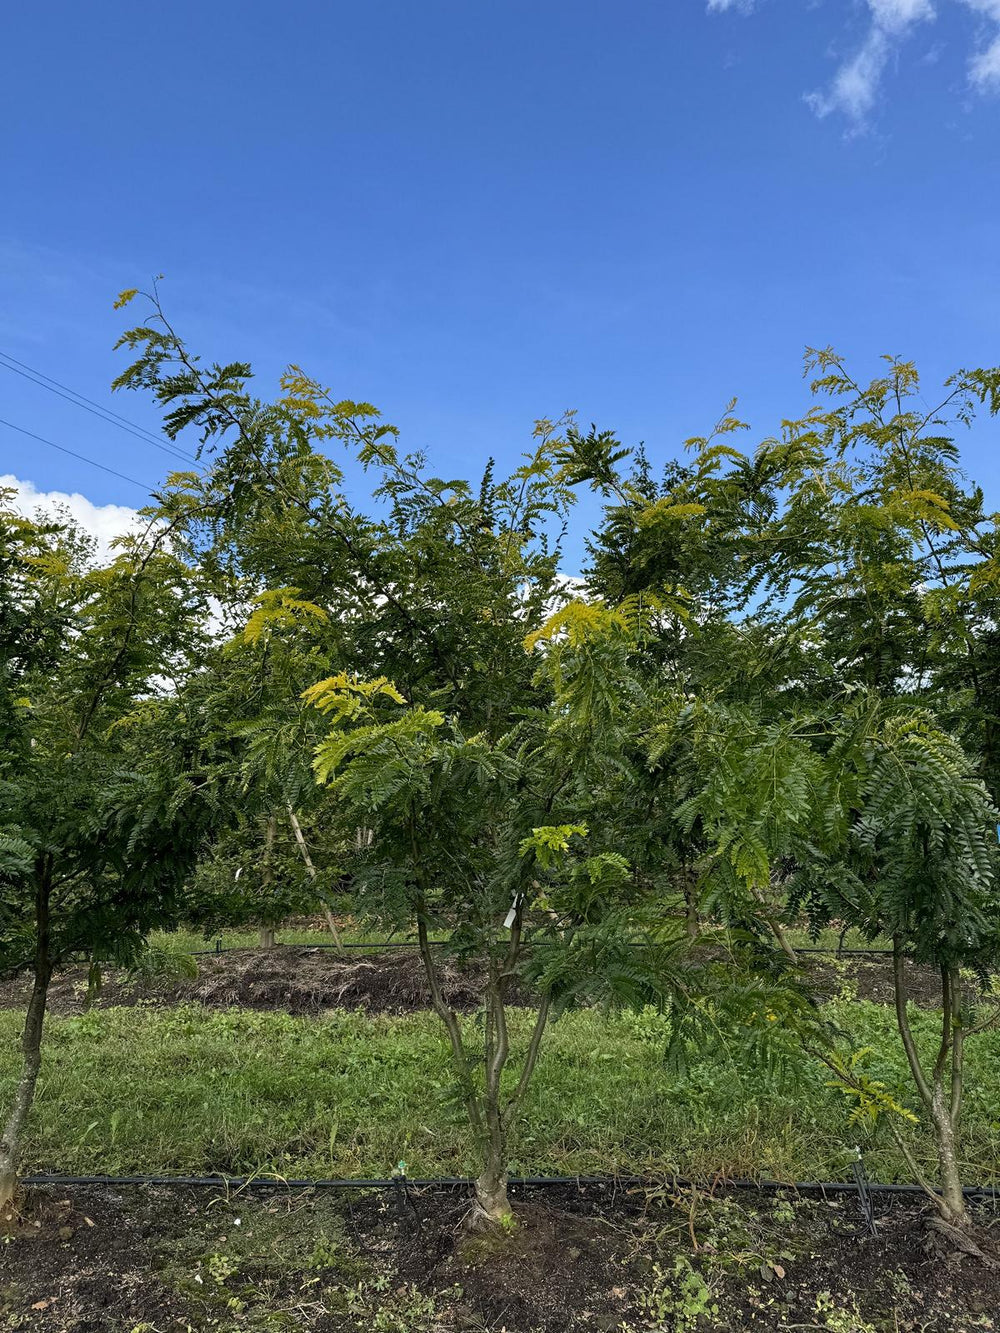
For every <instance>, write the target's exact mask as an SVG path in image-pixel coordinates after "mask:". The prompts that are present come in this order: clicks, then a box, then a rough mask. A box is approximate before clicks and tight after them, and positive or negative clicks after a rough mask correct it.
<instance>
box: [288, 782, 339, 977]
mask: <svg viewBox="0 0 1000 1333" xmlns="http://www.w3.org/2000/svg"><path fill="white" fill-rule="evenodd" d="M288 818H289V820H290V821H291V825H292V832H293V833H294V834H295V841H296V842H297V843H298V847H299V851H300V852H301V853H302V859H303V861H304V862H305V864H306V873H307V874H308V876H309V879H310V881H311V882H312V883H313V884H315V883H316V867H315V866H314V865H313V860H312V857H311V856H310V855H309V848H308V846H307V845H306V840H305V837H304V836H303V833H302V825H301V824H300V823H299V821H298V818H297V816H296V814H295V811H294V810H293V809H292V807H291V806H289V807H288ZM318 901H319V904H320V906H321V907H322V909H323V915H324V916H325V917H326V924H327V926H328V927H329V930H330V934H331V935H332V936H333V942H334V944H335V945H336V946H337V949H338V951H339V952H340V953H343V952H344V946H343V944H342V943H341V939H340V932H339V931H338V930H337V923H336V921H335V920H334V919H333V913H332V912H331V911H330V905H329V903H327V902H326V901H324V899H322V898H320V899H319V900H318Z"/></svg>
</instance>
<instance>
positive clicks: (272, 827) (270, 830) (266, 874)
mask: <svg viewBox="0 0 1000 1333" xmlns="http://www.w3.org/2000/svg"><path fill="white" fill-rule="evenodd" d="M277 831H278V821H277V819H276V818H275V816H274V815H268V817H267V824H266V826H265V832H264V864H263V867H262V872H261V877H260V878H261V887H262V888H263V889H264V892H265V894H266V893H267V890H268V889H269V888H270V887H271V854H272V851H273V848H274V835H275V833H276V832H277ZM274 927H275V923H274V922H273V921H265V922H264V924H263V925H262V926H261V928H260V935H259V936H258V939H259V942H260V947H261V948H262V949H273V948H274V946H275V942H276V941H275V938H274Z"/></svg>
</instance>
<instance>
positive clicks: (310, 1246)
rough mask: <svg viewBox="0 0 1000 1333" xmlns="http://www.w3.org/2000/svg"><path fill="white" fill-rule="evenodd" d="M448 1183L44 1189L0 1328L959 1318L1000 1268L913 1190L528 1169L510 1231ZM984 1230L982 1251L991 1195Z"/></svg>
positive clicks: (718, 1325)
mask: <svg viewBox="0 0 1000 1333" xmlns="http://www.w3.org/2000/svg"><path fill="white" fill-rule="evenodd" d="M466 1208H467V1201H466V1200H465V1199H464V1198H463V1197H462V1196H461V1194H459V1193H457V1192H448V1191H434V1192H431V1191H425V1192H423V1193H420V1194H416V1193H411V1194H410V1196H409V1198H408V1199H407V1200H406V1201H405V1204H404V1203H402V1202H401V1201H400V1200H399V1198H398V1196H397V1195H396V1194H395V1192H393V1193H392V1194H386V1193H374V1192H372V1193H366V1194H359V1193H354V1194H350V1195H344V1194H332V1193H322V1192H308V1191H307V1192H303V1193H297V1194H296V1193H291V1192H280V1191H266V1192H264V1191H257V1192H254V1193H252V1194H251V1193H244V1194H242V1195H240V1194H238V1193H236V1194H229V1195H224V1194H221V1193H219V1192H218V1191H216V1190H214V1189H212V1190H202V1191H192V1190H188V1191H184V1190H165V1189H150V1188H137V1187H129V1188H121V1189H111V1188H108V1187H100V1188H97V1187H86V1188H83V1187H77V1188H74V1189H72V1190H65V1189H51V1188H46V1189H44V1190H43V1189H34V1190H31V1191H28V1193H27V1195H26V1198H25V1203H24V1214H25V1215H24V1220H23V1225H22V1226H21V1227H20V1229H19V1230H18V1231H17V1232H15V1233H14V1234H13V1235H12V1236H10V1237H9V1238H8V1239H7V1240H6V1242H4V1243H2V1244H0V1328H2V1329H9V1330H15V1329H16V1330H28V1329H30V1330H32V1333H98V1330H100V1333H209V1330H211V1331H212V1333H251V1331H259V1333H264V1330H267V1331H268V1333H275V1331H276V1330H285V1329H288V1330H291V1329H305V1330H311V1331H312V1333H361V1330H365V1333H367V1330H370V1329H376V1330H387V1331H388V1333H452V1331H453V1330H456V1331H457V1330H497V1333H500V1331H501V1330H506V1333H569V1331H570V1330H584V1329H586V1330H627V1331H631V1330H635V1331H638V1330H641V1329H655V1328H659V1329H663V1330H671V1331H673V1333H708V1330H712V1329H714V1330H719V1331H720V1333H723V1331H724V1333H736V1331H737V1330H745V1329H748V1328H756V1329H762V1330H765V1329H775V1330H777V1329H788V1328H799V1329H820V1330H828V1333H890V1331H891V1333H917V1330H920V1331H921V1333H939V1331H943V1330H945V1329H950V1330H953V1331H954V1333H972V1330H979V1329H992V1328H995V1327H996V1326H997V1321H998V1320H1000V1274H998V1272H997V1271H996V1270H993V1269H991V1268H988V1267H986V1266H984V1265H983V1264H982V1263H981V1262H980V1261H978V1260H976V1259H974V1258H970V1257H968V1256H965V1257H962V1256H961V1255H959V1254H957V1253H956V1254H954V1255H952V1254H949V1255H947V1256H945V1257H943V1258H942V1257H940V1256H939V1255H937V1254H935V1253H934V1252H933V1251H932V1250H931V1249H929V1248H928V1247H927V1245H926V1242H925V1228H924V1225H923V1214H922V1210H921V1208H920V1206H919V1205H917V1204H915V1203H913V1202H912V1201H905V1202H900V1201H899V1200H898V1199H897V1200H894V1201H893V1203H892V1205H891V1207H882V1208H881V1210H880V1216H879V1219H878V1223H877V1228H878V1229H877V1234H876V1235H874V1236H873V1235H871V1234H870V1233H869V1232H868V1230H867V1229H866V1227H865V1225H864V1223H863V1221H862V1219H861V1217H860V1214H859V1212H858V1208H857V1204H856V1201H855V1200H854V1199H852V1198H850V1197H846V1196H845V1197H838V1198H837V1199H835V1200H823V1199H803V1198H792V1197H790V1196H783V1197H774V1196H762V1195H753V1196H750V1195H746V1194H741V1195H739V1196H736V1195H728V1196H727V1195H718V1196H716V1197H709V1196H705V1195H701V1196H695V1197H691V1196H684V1197H676V1196H673V1195H671V1194H670V1193H669V1191H660V1192H653V1193H650V1192H631V1193H628V1192H623V1191H613V1190H612V1189H610V1188H602V1189H597V1188H587V1189H576V1188H573V1187H560V1188H559V1189H556V1190H546V1191H544V1192H543V1191H540V1190H535V1191H531V1190H523V1191H518V1192H517V1197H515V1208H516V1211H517V1215H518V1221H519V1225H518V1227H517V1229H516V1230H514V1231H513V1233H512V1234H510V1235H506V1234H500V1235H497V1236H496V1237H489V1238H485V1239H484V1238H483V1237H481V1236H472V1235H469V1234H468V1233H466V1231H465V1230H464V1228H463V1225H462V1221H463V1216H464V1213H465V1211H466ZM977 1221H978V1230H977V1238H978V1239H979V1241H980V1243H981V1244H982V1245H983V1246H984V1248H985V1249H987V1251H988V1252H989V1253H990V1254H993V1253H995V1245H994V1242H993V1241H992V1239H991V1236H992V1232H991V1229H990V1223H991V1221H992V1218H991V1217H990V1216H985V1215H984V1216H982V1217H980V1218H979V1219H977Z"/></svg>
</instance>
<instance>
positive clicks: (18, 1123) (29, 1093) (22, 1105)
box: [0, 866, 52, 1223]
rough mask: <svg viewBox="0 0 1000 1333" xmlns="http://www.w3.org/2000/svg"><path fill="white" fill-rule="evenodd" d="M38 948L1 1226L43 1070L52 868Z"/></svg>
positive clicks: (8, 1140) (8, 1139) (1, 1172)
mask: <svg viewBox="0 0 1000 1333" xmlns="http://www.w3.org/2000/svg"><path fill="white" fill-rule="evenodd" d="M35 929H36V931H37V942H36V946H35V966H34V984H33V985H32V988H31V999H30V1000H29V1001H28V1009H27V1013H26V1014H25V1019H24V1032H23V1033H22V1036H21V1054H22V1063H21V1077H20V1079H19V1080H18V1084H17V1088H16V1089H15V1092H14V1102H13V1105H12V1106H11V1109H10V1114H9V1115H8V1117H7V1123H6V1124H5V1125H4V1130H3V1137H2V1138H0V1223H2V1222H5V1221H6V1222H9V1221H10V1220H11V1218H12V1215H13V1212H14V1200H15V1195H16V1193H17V1164H18V1152H19V1149H20V1144H21V1133H22V1131H23V1129H24V1125H25V1121H26V1120H27V1118H28V1112H29V1111H30V1110H31V1103H32V1102H33V1100H34V1097H35V1085H36V1084H37V1082H38V1072H39V1070H40V1069H41V1067H42V1030H43V1028H44V1025H45V1006H46V1001H47V999H48V993H49V982H50V980H51V979H52V963H51V960H50V957H49V868H48V867H47V866H45V867H39V869H38V870H37V871H36V889H35Z"/></svg>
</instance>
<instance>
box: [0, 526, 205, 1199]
mask: <svg viewBox="0 0 1000 1333" xmlns="http://www.w3.org/2000/svg"><path fill="white" fill-rule="evenodd" d="M168 538H169V533H168V531H167V530H166V529H165V528H163V527H162V526H158V525H155V524H151V525H150V526H149V527H148V528H147V530H146V531H145V532H144V533H142V534H140V535H137V536H132V537H127V538H123V539H122V540H121V541H120V543H119V544H118V546H117V549H116V550H115V552H114V553H113V555H112V557H111V558H110V559H109V560H108V561H106V562H104V563H100V562H98V561H96V560H94V559H93V558H92V553H91V552H88V551H87V549H86V543H84V542H82V541H81V539H80V538H79V536H78V535H76V534H74V533H73V532H72V530H71V529H68V528H67V527H66V526H65V525H62V526H61V525H59V524H58V523H53V524H34V523H31V522H28V521H26V520H24V519H21V518H19V517H18V516H17V515H16V514H14V513H13V512H12V511H11V510H10V508H9V507H7V505H6V504H5V505H4V506H3V508H2V509H0V542H2V551H0V567H2V571H3V575H4V584H3V588H2V591H0V598H2V607H3V616H2V621H3V630H2V645H3V652H4V657H3V663H2V676H0V688H2V691H3V695H2V701H0V711H2V717H3V725H4V745H3V748H2V753H0V779H2V782H0V810H2V823H3V828H4V833H3V837H2V841H0V858H2V859H0V969H2V970H5V971H6V970H21V969H26V970H27V971H28V972H29V973H30V975H31V977H32V989H31V996H30V1000H29V1003H28V1009H27V1014H26V1019H25V1027H24V1033H23V1038H22V1052H23V1063H22V1070H21V1074H20V1078H19V1080H18V1082H17V1084H16V1087H15V1088H14V1090H13V1095H12V1098H11V1101H10V1103H9V1105H8V1109H7V1112H6V1117H5V1122H4V1125H3V1131H2V1137H0V1209H2V1210H3V1211H4V1212H5V1213H7V1214H9V1213H10V1212H11V1210H12V1206H13V1199H14V1193H15V1187H16V1170H17V1158H18V1148H19V1143H20V1138H21V1132H22V1129H23V1127H24V1124H25V1121H26V1118H27V1115H28V1112H29V1109H30V1106H31V1102H32V1098H33V1096H34V1091H35V1086H36V1082H37V1079H38V1074H39V1069H40V1066H41V1045H42V1032H43V1023H44V1017H45V1008H46V999H47V994H48V987H49V982H50V979H51V977H52V974H53V971H54V969H56V968H57V967H59V966H60V965H62V964H63V963H65V962H67V961H69V960H83V961H89V962H91V963H96V964H99V963H100V962H102V961H113V962H118V963H123V962H128V961H130V960H131V959H132V958H134V957H135V955H136V953H137V951H138V950H139V949H140V948H141V946H142V943H143V940H144V937H145V935H146V933H147V932H148V931H149V929H151V928H152V927H154V926H157V925H166V924H169V923H170V922H171V921H172V920H173V911H174V905H175V902H176V899H177V895H178V893H179V890H180V888H181V886H182V883H183V881H184V879H185V877H186V876H187V875H188V873H189V872H190V870H191V867H192V864H193V860H194V858H195V856H196V855H197V851H198V848H199V847H200V846H201V843H202V839H203V836H204V833H205V830H206V828H207V826H208V825H209V824H210V823H211V821H212V819H213V818H214V817H215V815H214V802H213V799H212V793H211V791H210V790H207V789H206V788H205V787H204V785H203V784H201V783H200V782H199V779H198V770H197V766H196V757H197V750H198V737H197V735H191V734H190V733H188V732H186V731H185V728H184V726H183V725H182V722H183V719H182V718H180V717H178V716H176V715H172V716H171V721H170V725H169V726H165V725H164V721H163V714H164V710H168V709H169V708H170V707H171V691H172V689H173V685H172V683H171V682H174V681H179V680H180V679H181V678H182V677H183V675H184V674H185V672H186V671H187V670H188V667H189V664H190V663H191V662H192V661H194V660H196V658H197V656H198V653H199V652H200V648H201V642H202V625H203V620H204V611H205V608H204V604H203V599H202V597H201V595H200V592H199V589H198V586H197V581H196V580H194V579H193V578H192V574H191V570H190V569H189V568H188V567H187V566H186V565H185V564H183V563H182V562H180V561H179V560H178V559H177V558H176V556H175V555H174V554H172V553H171V551H170V550H169V540H168Z"/></svg>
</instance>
